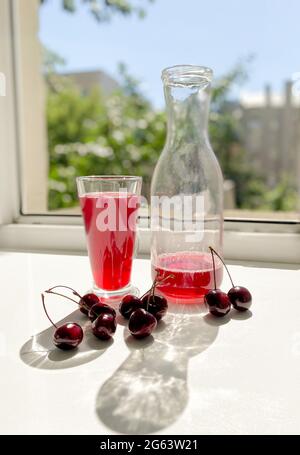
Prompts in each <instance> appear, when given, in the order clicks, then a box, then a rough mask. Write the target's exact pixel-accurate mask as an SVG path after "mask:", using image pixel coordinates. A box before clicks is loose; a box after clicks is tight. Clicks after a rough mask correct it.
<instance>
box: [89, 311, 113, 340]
mask: <svg viewBox="0 0 300 455" xmlns="http://www.w3.org/2000/svg"><path fill="white" fill-rule="evenodd" d="M116 329H117V323H116V318H115V317H114V316H113V315H112V314H110V313H102V314H100V315H99V316H98V317H97V319H95V320H94V322H93V324H92V331H93V334H94V335H95V336H96V337H97V338H100V340H103V341H105V340H109V339H110V338H111V337H112V336H113V335H114V333H115V331H116Z"/></svg>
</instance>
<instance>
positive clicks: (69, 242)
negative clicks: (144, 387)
mask: <svg viewBox="0 0 300 455" xmlns="http://www.w3.org/2000/svg"><path fill="white" fill-rule="evenodd" d="M150 240H151V233H150V230H149V229H146V228H140V229H139V233H138V245H139V247H138V252H139V254H140V255H143V256H144V255H149V252H150ZM0 250H8V251H34V252H50V253H68V254H76V253H78V254H85V253H86V244H85V236H84V229H83V227H82V226H78V225H53V224H49V225H45V224H40V225H38V224H37V225H33V224H7V225H3V226H0ZM224 255H225V257H226V258H227V259H231V260H234V261H255V262H273V263H288V264H299V262H300V234H298V233H293V232H247V231H231V230H225V232H224Z"/></svg>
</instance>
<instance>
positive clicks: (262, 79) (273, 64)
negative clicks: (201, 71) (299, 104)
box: [39, 0, 300, 107]
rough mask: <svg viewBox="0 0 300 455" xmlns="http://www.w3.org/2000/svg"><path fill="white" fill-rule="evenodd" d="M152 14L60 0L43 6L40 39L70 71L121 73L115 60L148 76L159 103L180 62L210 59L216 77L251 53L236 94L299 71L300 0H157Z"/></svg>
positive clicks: (277, 86) (278, 86)
mask: <svg viewBox="0 0 300 455" xmlns="http://www.w3.org/2000/svg"><path fill="white" fill-rule="evenodd" d="M139 2H140V3H141V4H143V5H145V7H146V11H147V15H146V18H145V19H143V20H140V19H138V18H137V17H123V16H114V18H113V19H112V21H111V22H109V23H100V24H99V23H98V22H97V21H96V20H95V19H94V18H93V16H92V15H91V14H90V13H89V12H88V8H87V6H86V5H85V4H83V2H82V1H81V0H77V4H78V11H77V12H76V13H74V14H70V13H68V12H64V11H63V10H62V7H61V3H62V2H61V0H47V2H46V3H45V4H44V6H42V7H41V9H40V30H39V36H40V39H41V41H42V43H43V44H44V45H45V46H47V47H48V48H49V49H51V50H53V51H55V52H57V53H58V54H59V55H61V56H62V57H63V58H64V59H65V60H66V66H65V68H64V71H75V70H76V71H78V70H81V71H83V70H93V69H102V70H105V71H106V72H108V73H109V74H111V75H112V76H114V77H116V78H117V77H118V74H117V65H118V63H119V62H124V63H126V65H127V67H128V71H129V72H130V74H132V75H133V76H134V77H135V78H137V79H139V80H140V81H141V82H142V85H141V87H142V90H143V92H144V93H145V95H146V96H147V97H148V98H149V99H150V100H151V101H152V102H153V104H154V105H155V106H156V107H162V106H163V105H164V99H163V92H162V83H161V79H160V74H161V71H162V69H163V68H165V67H167V66H172V65H176V64H182V63H191V64H199V65H204V66H209V67H211V68H212V69H213V70H214V74H215V76H216V77H219V76H222V75H223V74H225V73H226V72H228V71H230V69H232V68H233V67H234V65H235V64H236V63H237V62H238V61H240V60H241V59H247V58H248V57H249V56H250V55H252V56H253V57H254V58H253V60H252V62H251V63H249V64H248V66H247V69H248V73H249V77H248V80H247V81H246V82H245V83H244V84H243V86H242V87H238V88H236V89H235V92H234V93H235V94H236V95H239V93H240V91H243V92H245V91H246V92H258V91H261V90H263V88H264V86H265V84H267V83H270V84H271V86H272V88H273V89H274V91H277V92H278V91H281V90H282V86H283V84H284V81H285V80H287V79H291V78H292V76H293V74H294V73H296V72H300V52H299V43H300V26H299V20H300V1H299V0H209V1H208V0H155V2H154V3H149V4H148V3H147V1H146V0H144V1H143V0H139Z"/></svg>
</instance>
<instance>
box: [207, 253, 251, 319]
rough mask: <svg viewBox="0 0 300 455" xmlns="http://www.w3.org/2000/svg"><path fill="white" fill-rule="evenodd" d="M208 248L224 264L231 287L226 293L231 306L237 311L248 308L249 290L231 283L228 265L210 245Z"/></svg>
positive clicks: (249, 301) (249, 300) (249, 304)
mask: <svg viewBox="0 0 300 455" xmlns="http://www.w3.org/2000/svg"><path fill="white" fill-rule="evenodd" d="M209 249H210V251H211V254H212V256H213V255H214V254H216V255H217V256H218V258H219V259H220V260H221V261H222V264H223V265H224V267H225V269H226V272H227V274H228V276H229V279H230V281H231V285H232V288H231V289H230V290H229V291H228V293H227V295H228V297H229V300H230V302H231V303H232V306H233V308H234V309H235V310H238V311H247V310H249V308H250V306H251V304H252V295H251V293H250V291H249V290H248V289H247V288H245V287H243V286H235V285H234V284H233V281H232V278H231V275H230V273H229V270H228V267H227V266H226V264H225V262H224V259H222V258H221V256H220V255H219V254H218V253H217V252H216V250H214V249H213V248H212V247H211V246H210V247H209Z"/></svg>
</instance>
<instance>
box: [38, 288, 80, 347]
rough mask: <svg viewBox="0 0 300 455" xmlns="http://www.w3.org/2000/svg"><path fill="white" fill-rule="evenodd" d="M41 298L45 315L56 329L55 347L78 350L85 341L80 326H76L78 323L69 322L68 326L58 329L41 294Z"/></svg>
mask: <svg viewBox="0 0 300 455" xmlns="http://www.w3.org/2000/svg"><path fill="white" fill-rule="evenodd" d="M41 296H42V303H43V308H44V311H45V314H46V316H47V318H48V319H49V321H50V322H51V324H52V325H53V327H55V329H56V330H55V332H54V335H53V343H54V344H55V346H56V347H57V348H60V349H63V350H65V351H66V350H70V349H74V348H77V346H78V345H79V344H80V343H81V342H82V339H83V330H82V328H81V327H80V325H79V324H76V322H67V323H66V324H63V325H61V326H59V327H57V325H56V324H54V322H53V321H52V319H51V318H50V316H49V314H48V312H47V309H46V305H45V296H44V294H41Z"/></svg>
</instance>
